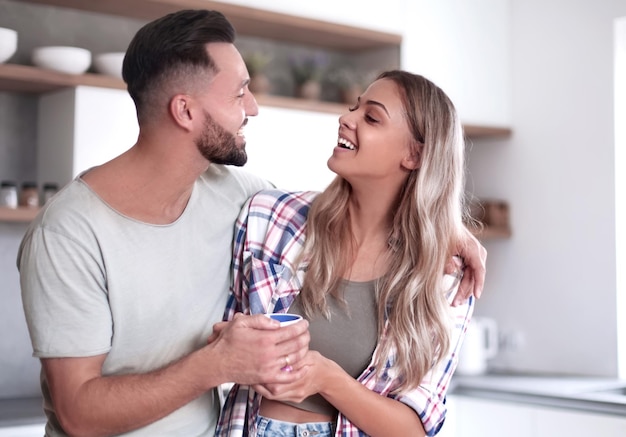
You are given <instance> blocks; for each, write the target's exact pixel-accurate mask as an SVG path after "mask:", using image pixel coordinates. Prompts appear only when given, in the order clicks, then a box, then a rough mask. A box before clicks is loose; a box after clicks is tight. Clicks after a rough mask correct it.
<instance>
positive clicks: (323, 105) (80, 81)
mask: <svg viewBox="0 0 626 437" xmlns="http://www.w3.org/2000/svg"><path fill="white" fill-rule="evenodd" d="M81 85H83V86H94V87H101V88H112V89H121V90H125V89H126V84H125V83H124V81H123V80H121V79H118V78H116V77H112V76H105V75H102V74H93V73H86V74H78V75H75V74H66V73H60V72H57V71H53V70H44V69H41V68H37V67H33V66H30V65H19V64H0V91H9V92H25V93H45V92H49V91H55V90H59V89H62V88H68V87H77V86H81ZM255 97H256V100H257V102H258V104H259V105H261V106H270V107H275V108H285V109H295V110H301V111H312V112H322V113H329V114H337V115H341V114H343V113H345V112H346V111H347V109H348V104H347V103H336V102H323V101H317V100H304V99H296V98H293V97H285V96H273V95H268V94H258V95H256V96H255ZM464 129H465V135H466V136H467V137H468V138H486V137H502V136H506V135H510V132H511V130H510V129H506V128H496V127H488V126H475V125H470V126H464Z"/></svg>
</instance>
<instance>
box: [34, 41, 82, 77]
mask: <svg viewBox="0 0 626 437" xmlns="http://www.w3.org/2000/svg"><path fill="white" fill-rule="evenodd" d="M31 59H32V61H33V64H35V65H36V66H37V67H40V68H47V69H50V70H56V71H60V72H62V73H69V74H82V73H84V72H85V71H87V69H88V68H89V66H90V65H91V52H90V51H89V50H87V49H81V48H79V47H66V46H48V47H37V48H36V49H34V50H33V53H32V58H31Z"/></svg>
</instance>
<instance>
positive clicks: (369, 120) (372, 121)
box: [365, 114, 378, 123]
mask: <svg viewBox="0 0 626 437" xmlns="http://www.w3.org/2000/svg"><path fill="white" fill-rule="evenodd" d="M365 120H367V121H368V122H370V123H377V122H378V120H376V119H375V118H374V117H372V116H371V115H369V114H365Z"/></svg>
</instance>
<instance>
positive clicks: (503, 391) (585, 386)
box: [449, 374, 626, 415]
mask: <svg viewBox="0 0 626 437" xmlns="http://www.w3.org/2000/svg"><path fill="white" fill-rule="evenodd" d="M449 393H450V394H456V395H462V396H473V397H483V398H492V399H502V400H509V401H514V402H525V403H531V404H540V405H548V406H555V407H563V408H574V409H584V410H587V411H597V412H604V413H608V414H619V415H626V380H619V379H613V378H596V377H584V376H581V377H575V376H559V375H517V374H511V375H509V374H493V375H490V374H487V375H480V376H460V375H455V376H454V377H453V378H452V386H451V388H450V391H449Z"/></svg>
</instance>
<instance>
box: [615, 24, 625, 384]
mask: <svg viewBox="0 0 626 437" xmlns="http://www.w3.org/2000/svg"><path fill="white" fill-rule="evenodd" d="M615 60H616V62H615V78H614V81H615V187H616V188H615V222H616V225H617V226H616V229H615V231H616V238H615V239H616V241H617V248H616V249H617V250H616V260H617V266H621V267H622V268H619V267H618V268H617V290H618V292H617V305H618V311H617V326H618V332H619V334H618V335H619V336H620V337H619V338H620V339H621V340H622V341H620V345H619V346H620V347H619V348H618V353H619V358H618V360H619V366H620V368H619V373H620V375H622V376H623V377H624V378H626V271H624V268H623V266H626V174H625V173H624V171H623V169H625V168H626V124H625V123H624V120H626V17H622V18H620V19H617V20H616V22H615Z"/></svg>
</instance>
